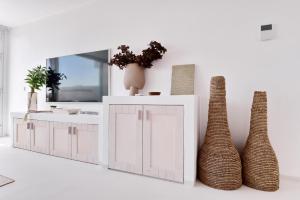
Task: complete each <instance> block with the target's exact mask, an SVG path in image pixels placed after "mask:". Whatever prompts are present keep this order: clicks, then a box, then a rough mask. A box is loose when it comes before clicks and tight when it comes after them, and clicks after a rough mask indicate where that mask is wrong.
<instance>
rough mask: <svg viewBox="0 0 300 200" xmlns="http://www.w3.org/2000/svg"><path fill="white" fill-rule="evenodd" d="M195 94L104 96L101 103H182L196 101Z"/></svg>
mask: <svg viewBox="0 0 300 200" xmlns="http://www.w3.org/2000/svg"><path fill="white" fill-rule="evenodd" d="M197 97H198V96H196V95H169V96H163V95H162V96H104V97H103V104H149V105H183V104H190V103H194V102H196V101H197Z"/></svg>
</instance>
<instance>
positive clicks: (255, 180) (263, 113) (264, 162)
mask: <svg viewBox="0 0 300 200" xmlns="http://www.w3.org/2000/svg"><path fill="white" fill-rule="evenodd" d="M242 163H243V181H244V184H245V185H247V186H249V187H252V188H255V189H258V190H263V191H276V190H278V188H279V167H278V161H277V158H276V155H275V152H274V150H273V148H272V146H271V144H270V141H269V138H268V128H267V94H266V92H258V91H256V92H255V93H254V97H253V104H252V109H251V123H250V133H249V136H248V139H247V143H246V146H245V149H244V152H243V155H242Z"/></svg>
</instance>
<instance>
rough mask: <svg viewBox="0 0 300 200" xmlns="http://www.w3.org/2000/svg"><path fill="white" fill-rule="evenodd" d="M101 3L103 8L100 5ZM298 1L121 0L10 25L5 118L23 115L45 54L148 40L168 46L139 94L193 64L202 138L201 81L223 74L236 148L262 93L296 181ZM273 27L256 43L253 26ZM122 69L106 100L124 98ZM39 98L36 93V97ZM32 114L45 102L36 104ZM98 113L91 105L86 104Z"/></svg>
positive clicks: (136, 45) (299, 147) (283, 159)
mask: <svg viewBox="0 0 300 200" xmlns="http://www.w3.org/2000/svg"><path fill="white" fill-rule="evenodd" d="M103 2H104V1H103ZM299 6H300V3H299V2H298V1H297V0H276V1H274V0H264V1H261V0H252V1H238V0H227V1H222V0H209V1H208V0H206V1H205V0H195V1H193V0H181V1H174V0H173V1H171V0H169V1H168V0H165V1H161V0H151V1H150V0H149V1H146V0H144V1H141V0H126V1H116V0H111V1H105V3H103V4H102V3H100V2H99V1H98V3H97V2H96V3H93V4H89V5H86V6H84V7H82V8H81V9H77V10H72V11H69V12H68V13H65V14H61V15H57V16H52V17H49V18H46V19H44V20H42V21H38V22H36V23H32V24H28V25H25V26H21V27H17V28H13V29H12V30H11V36H10V37H11V40H10V45H11V46H10V76H9V79H10V80H9V90H10V95H9V99H10V104H9V110H10V111H21V110H25V109H26V92H24V89H23V88H24V86H25V84H24V81H23V79H24V76H25V74H26V70H27V69H28V67H30V66H34V65H37V64H44V63H45V59H46V58H47V57H53V56H61V55H67V54H73V53H79V52H87V51H92V50H100V49H106V48H113V49H115V48H116V47H117V46H118V45H120V44H128V45H130V46H131V47H132V48H133V50H134V51H139V50H141V49H143V48H145V47H146V44H147V43H148V42H149V41H150V40H157V41H160V42H161V43H162V44H163V45H165V46H166V47H167V49H168V52H167V54H166V55H165V57H164V58H163V60H161V61H158V62H156V63H155V66H154V67H153V68H152V69H150V70H147V74H146V75H147V83H146V86H145V89H144V91H149V90H155V91H162V93H163V95H168V94H169V92H170V85H171V81H170V80H171V66H172V65H173V64H189V63H195V64H196V66H197V75H196V76H197V82H198V89H197V91H198V93H199V95H200V117H201V119H200V127H201V139H202V138H203V135H204V133H205V128H206V122H207V109H208V107H207V105H208V97H209V81H210V78H211V76H214V75H224V76H225V77H226V81H227V102H228V116H229V123H230V128H231V132H232V135H233V139H234V142H235V143H236V145H237V146H238V147H239V148H240V149H241V148H242V147H243V145H244V143H245V140H246V137H247V135H248V131H249V121H250V107H251V102H252V96H253V91H254V90H266V91H267V92H268V98H269V99H268V100H269V104H268V105H269V136H270V139H271V142H272V143H273V146H274V148H275V151H276V153H277V155H278V158H279V162H280V170H281V173H282V174H285V175H290V176H300V171H299V169H300V134H299V131H300V123H299V113H300V105H299V104H298V98H300V89H299V88H298V87H299V85H300V79H299V78H298V77H299V75H298V73H300V70H299V67H300V56H299V52H300V28H299V24H300V13H299V9H298V8H299ZM266 23H274V24H276V26H277V30H278V31H277V38H276V39H275V40H272V41H268V42H261V41H260V40H259V30H260V25H261V24H266ZM122 80H123V72H122V71H120V70H118V69H117V68H113V71H112V94H113V95H126V94H127V93H128V92H127V91H125V90H124V88H123V84H122ZM43 99H44V91H43V92H40V100H43ZM39 104H40V105H41V106H40V107H41V108H43V107H45V106H46V104H45V103H44V102H42V101H41V102H40V103H39ZM87 106H88V107H89V108H91V109H93V108H96V109H98V108H100V105H99V104H97V105H87Z"/></svg>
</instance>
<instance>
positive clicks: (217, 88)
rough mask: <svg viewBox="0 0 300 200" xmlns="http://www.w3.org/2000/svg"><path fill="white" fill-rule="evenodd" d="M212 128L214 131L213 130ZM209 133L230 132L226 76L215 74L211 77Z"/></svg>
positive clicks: (211, 134) (227, 133)
mask: <svg viewBox="0 0 300 200" xmlns="http://www.w3.org/2000/svg"><path fill="white" fill-rule="evenodd" d="M212 129H213V130H214V131H211V130H212ZM207 134H208V135H210V136H213V135H216V136H218V135H220V134H226V135H229V134H230V133H229V127H228V121H227V108H226V90H225V78H224V77H223V76H215V77H212V79H211V83H210V99H209V111H208V125H207Z"/></svg>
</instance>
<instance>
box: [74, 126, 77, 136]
mask: <svg viewBox="0 0 300 200" xmlns="http://www.w3.org/2000/svg"><path fill="white" fill-rule="evenodd" d="M76 131H77V129H76V127H73V134H74V135H76V134H77V132H76Z"/></svg>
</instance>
